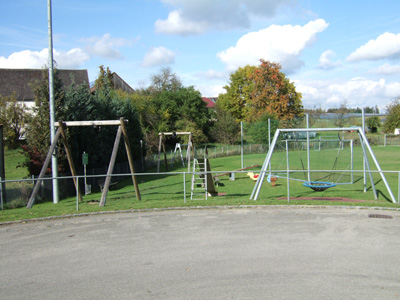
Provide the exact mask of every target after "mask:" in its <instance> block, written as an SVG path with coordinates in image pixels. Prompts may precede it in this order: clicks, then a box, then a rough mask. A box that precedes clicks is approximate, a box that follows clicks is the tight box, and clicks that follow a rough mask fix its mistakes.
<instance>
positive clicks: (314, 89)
mask: <svg viewBox="0 0 400 300" xmlns="http://www.w3.org/2000/svg"><path fill="white" fill-rule="evenodd" d="M295 86H296V90H297V91H299V92H301V93H302V95H303V105H304V106H305V107H313V106H314V105H315V104H317V105H321V106H322V107H323V108H325V109H326V108H330V107H338V106H339V105H340V104H342V103H343V102H344V101H346V105H347V106H349V107H365V106H375V105H378V107H379V108H380V109H381V110H383V109H384V107H385V106H386V105H387V103H389V102H390V101H391V100H392V99H393V98H395V97H397V96H399V95H400V83H398V82H386V81H385V80H384V79H380V80H370V79H367V78H361V77H356V78H353V79H351V80H348V81H343V80H329V81H327V80H309V81H303V80H297V81H295Z"/></svg>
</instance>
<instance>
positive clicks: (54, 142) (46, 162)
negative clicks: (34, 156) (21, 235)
mask: <svg viewBox="0 0 400 300" xmlns="http://www.w3.org/2000/svg"><path fill="white" fill-rule="evenodd" d="M60 135H61V129H60V128H58V130H57V132H56V135H55V137H54V140H53V143H52V144H51V146H50V149H49V152H47V156H46V159H45V161H44V163H43V167H42V170H41V171H40V174H39V178H38V180H37V181H36V184H35V187H34V188H33V191H32V194H31V197H30V198H29V201H28V203H27V205H26V208H32V206H33V203H34V202H35V198H36V195H37V193H38V192H39V188H40V185H41V184H42V181H43V179H42V178H43V177H44V175H45V174H46V169H47V167H48V166H49V163H50V160H51V156H52V155H53V152H54V149H55V148H56V146H57V141H58V139H59V138H60Z"/></svg>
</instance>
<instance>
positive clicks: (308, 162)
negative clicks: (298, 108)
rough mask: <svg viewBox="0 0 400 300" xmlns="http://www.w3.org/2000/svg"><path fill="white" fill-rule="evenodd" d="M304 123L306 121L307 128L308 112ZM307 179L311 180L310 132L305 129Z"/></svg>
mask: <svg viewBox="0 0 400 300" xmlns="http://www.w3.org/2000/svg"><path fill="white" fill-rule="evenodd" d="M306 123H307V129H309V123H308V114H306ZM307 171H308V172H307V179H308V182H311V176H310V132H309V131H307Z"/></svg>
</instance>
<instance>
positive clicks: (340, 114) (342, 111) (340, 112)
mask: <svg viewBox="0 0 400 300" xmlns="http://www.w3.org/2000/svg"><path fill="white" fill-rule="evenodd" d="M347 113H349V109H348V108H347V106H346V101H344V102H343V103H342V104H340V107H339V108H338V109H337V111H336V114H337V118H336V119H335V120H334V121H333V124H335V126H336V127H344V125H345V124H346V122H347V120H346V114H347Z"/></svg>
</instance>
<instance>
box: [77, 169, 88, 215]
mask: <svg viewBox="0 0 400 300" xmlns="http://www.w3.org/2000/svg"><path fill="white" fill-rule="evenodd" d="M85 189H86V187H85ZM76 211H79V177H78V176H77V177H76Z"/></svg>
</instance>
